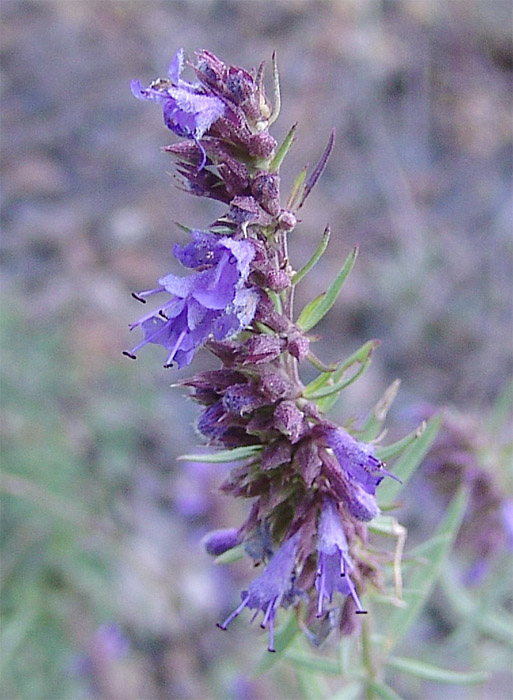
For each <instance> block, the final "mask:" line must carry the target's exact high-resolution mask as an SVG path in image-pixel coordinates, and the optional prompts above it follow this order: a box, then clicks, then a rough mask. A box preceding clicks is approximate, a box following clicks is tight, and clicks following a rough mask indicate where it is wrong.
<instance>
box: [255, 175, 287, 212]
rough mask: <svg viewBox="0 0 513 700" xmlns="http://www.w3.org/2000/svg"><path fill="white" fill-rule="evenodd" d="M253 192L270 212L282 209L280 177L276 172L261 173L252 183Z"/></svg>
mask: <svg viewBox="0 0 513 700" xmlns="http://www.w3.org/2000/svg"><path fill="white" fill-rule="evenodd" d="M251 193H252V194H253V196H254V197H255V199H256V200H257V202H258V203H259V204H260V205H261V206H262V207H263V208H264V209H265V210H266V211H267V212H269V214H272V215H273V216H276V215H277V214H278V213H279V211H280V178H279V175H277V174H276V173H269V172H264V173H259V174H258V175H257V176H256V177H255V179H254V180H253V183H252V185H251Z"/></svg>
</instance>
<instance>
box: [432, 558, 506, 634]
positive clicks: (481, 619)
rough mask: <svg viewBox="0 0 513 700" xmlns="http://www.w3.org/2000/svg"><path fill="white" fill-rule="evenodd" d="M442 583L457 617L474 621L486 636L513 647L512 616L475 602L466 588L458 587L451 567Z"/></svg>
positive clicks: (443, 577) (441, 579) (446, 571)
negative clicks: (484, 607) (485, 607)
mask: <svg viewBox="0 0 513 700" xmlns="http://www.w3.org/2000/svg"><path fill="white" fill-rule="evenodd" d="M440 583H441V586H442V590H443V592H444V594H445V595H446V596H447V599H448V600H449V603H450V604H451V605H452V608H453V611H454V612H455V613H456V615H458V616H459V617H461V618H462V619H463V620H465V621H466V622H469V621H472V623H473V625H475V626H476V627H477V628H478V629H479V630H480V631H481V632H483V633H484V634H486V635H488V636H490V637H493V638H494V639H497V640H499V641H500V642H502V643H504V644H507V645H508V646H510V647H513V617H512V616H511V615H510V614H508V613H507V612H506V611H505V610H498V611H496V612H495V611H491V610H486V609H483V605H482V602H481V600H479V599H477V600H475V599H474V598H473V597H472V596H470V595H469V593H468V591H467V590H466V589H465V587H464V586H461V585H458V583H457V581H456V576H455V575H454V574H453V572H452V571H451V569H450V568H449V567H446V568H444V572H443V574H442V576H441V577H440Z"/></svg>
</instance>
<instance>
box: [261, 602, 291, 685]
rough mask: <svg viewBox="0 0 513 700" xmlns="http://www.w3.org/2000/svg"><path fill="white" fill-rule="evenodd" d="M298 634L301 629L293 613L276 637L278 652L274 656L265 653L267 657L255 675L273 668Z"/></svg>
mask: <svg viewBox="0 0 513 700" xmlns="http://www.w3.org/2000/svg"><path fill="white" fill-rule="evenodd" d="M298 633H299V627H298V624H297V617H296V615H295V613H294V612H293V611H292V612H291V614H289V616H288V619H287V622H286V623H285V624H284V625H283V626H282V627H280V629H278V630H277V631H276V633H275V635H274V648H275V649H276V652H275V653H274V654H270V653H269V652H268V651H266V652H265V655H264V656H263V657H262V659H261V660H260V663H259V664H258V666H257V667H256V669H255V672H254V675H255V676H258V675H260V674H262V673H264V672H265V671H268V670H269V669H270V668H272V667H273V666H274V664H275V663H277V662H278V661H279V660H280V659H281V658H282V657H283V653H284V651H285V650H286V649H287V648H288V647H289V646H290V645H291V644H292V642H293V641H294V639H295V638H296V637H297V635H298Z"/></svg>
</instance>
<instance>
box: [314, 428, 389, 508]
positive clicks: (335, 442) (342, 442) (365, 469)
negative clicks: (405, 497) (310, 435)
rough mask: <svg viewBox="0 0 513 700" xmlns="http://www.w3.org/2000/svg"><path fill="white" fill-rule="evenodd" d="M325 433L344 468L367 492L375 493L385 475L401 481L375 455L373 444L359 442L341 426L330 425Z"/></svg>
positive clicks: (328, 442)
mask: <svg viewBox="0 0 513 700" xmlns="http://www.w3.org/2000/svg"><path fill="white" fill-rule="evenodd" d="M323 434H324V438H325V439H326V442H327V444H328V445H329V446H330V447H331V449H332V450H333V452H334V453H335V456H336V458H337V460H338V462H339V464H340V466H341V467H342V469H344V471H345V472H346V473H347V474H348V475H349V477H350V478H351V479H354V480H355V481H357V482H358V483H359V484H360V486H362V488H363V489H364V490H365V491H366V492H367V493H370V494H371V495H374V494H375V493H376V488H377V486H378V485H379V484H380V483H381V481H383V477H385V476H390V477H392V479H396V480H397V481H399V479H397V477H396V476H394V475H393V474H390V472H388V471H387V470H386V469H384V467H383V463H382V462H380V460H379V459H378V458H377V457H375V456H374V447H373V446H372V445H367V444H366V443H365V442H358V440H355V439H354V438H353V437H351V435H349V433H347V432H346V431H345V430H342V429H341V428H330V427H328V428H325V429H324V431H323Z"/></svg>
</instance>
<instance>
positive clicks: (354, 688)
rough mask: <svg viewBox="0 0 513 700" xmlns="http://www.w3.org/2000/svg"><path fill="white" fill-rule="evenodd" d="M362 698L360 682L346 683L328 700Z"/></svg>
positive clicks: (354, 699) (355, 699) (358, 699)
mask: <svg viewBox="0 0 513 700" xmlns="http://www.w3.org/2000/svg"><path fill="white" fill-rule="evenodd" d="M361 697H362V684H361V682H360V681H353V682H352V683H346V684H345V685H343V686H342V688H340V690H338V691H337V692H336V693H335V694H334V695H331V696H330V697H329V700H360V698H361Z"/></svg>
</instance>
